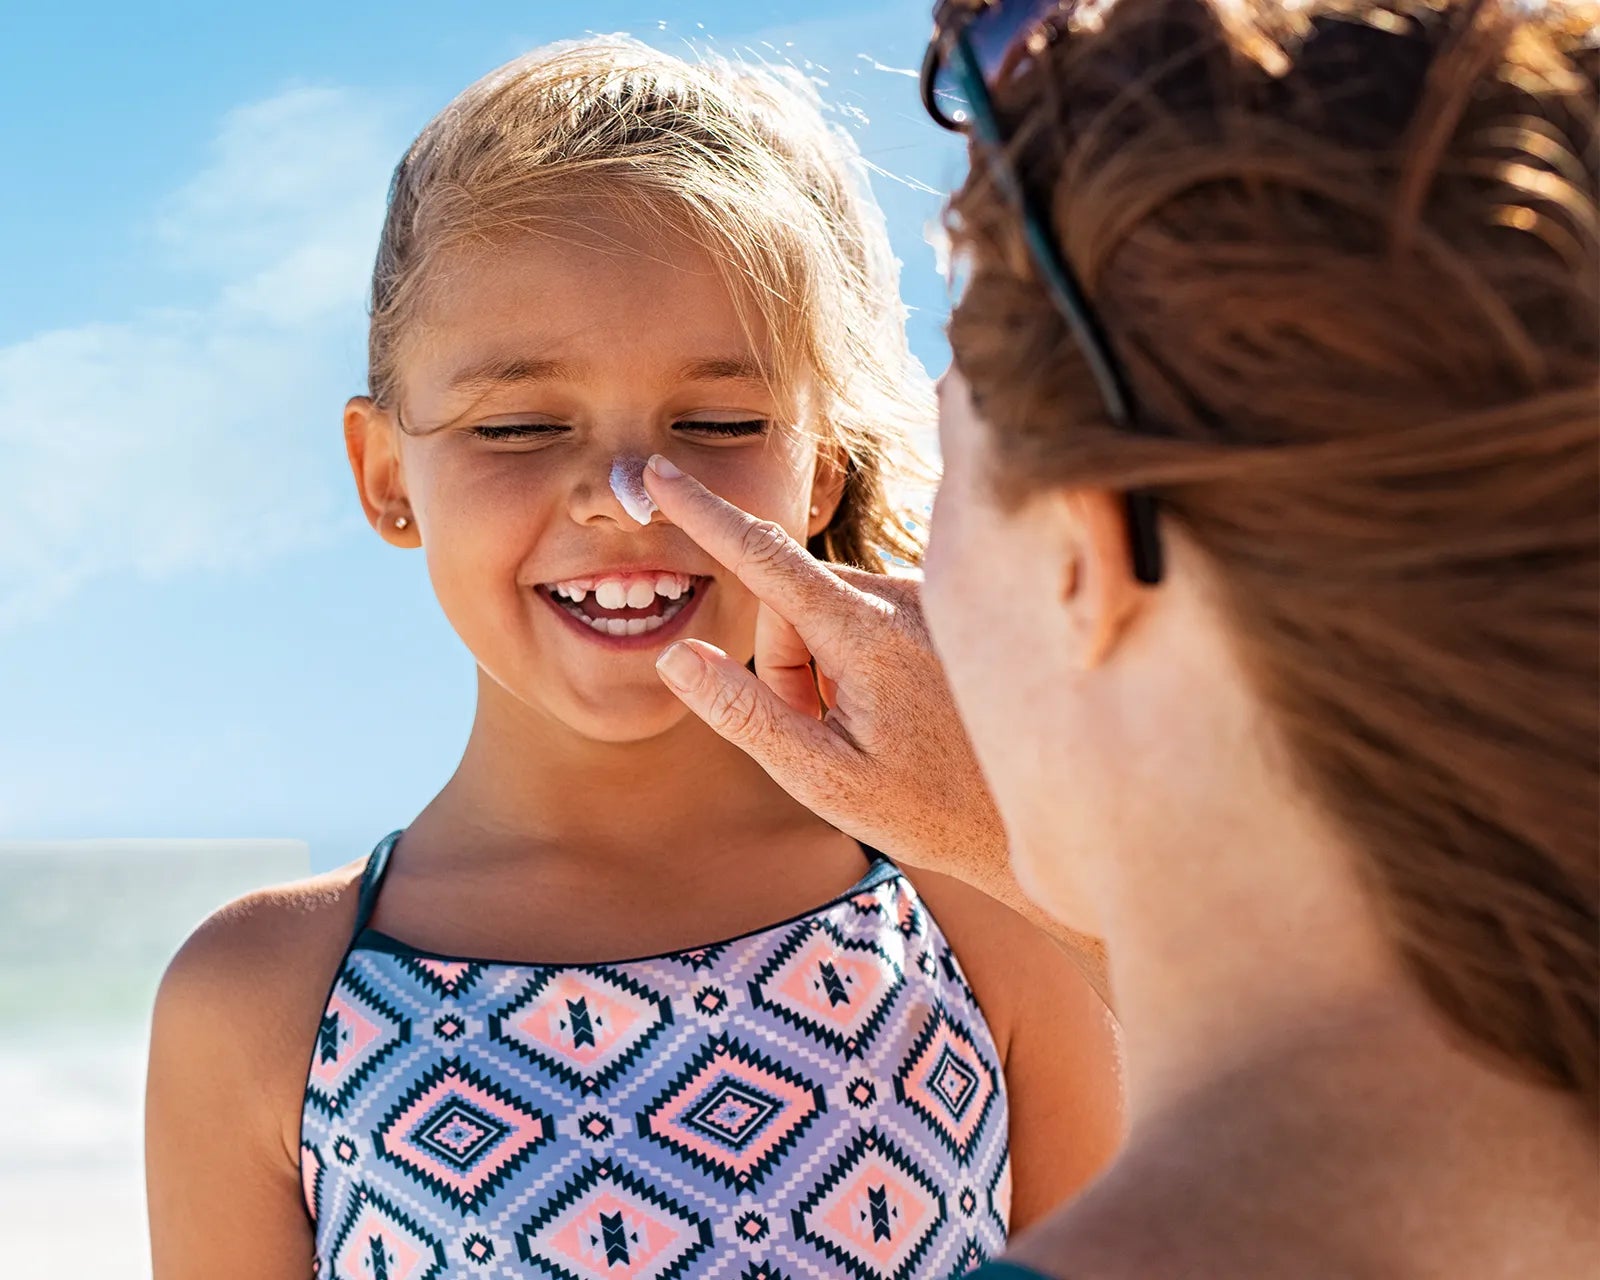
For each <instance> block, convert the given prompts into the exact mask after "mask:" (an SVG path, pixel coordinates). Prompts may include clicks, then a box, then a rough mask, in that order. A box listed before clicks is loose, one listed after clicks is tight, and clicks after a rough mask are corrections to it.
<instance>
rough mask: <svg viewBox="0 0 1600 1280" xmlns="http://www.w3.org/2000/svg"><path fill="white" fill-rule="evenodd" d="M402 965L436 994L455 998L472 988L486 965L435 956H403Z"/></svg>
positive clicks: (408, 972) (401, 958)
mask: <svg viewBox="0 0 1600 1280" xmlns="http://www.w3.org/2000/svg"><path fill="white" fill-rule="evenodd" d="M399 959H400V967H401V968H402V969H404V970H405V972H406V973H407V974H409V975H410V976H411V977H413V978H415V979H416V980H417V981H418V982H420V983H421V984H422V985H423V986H424V987H426V988H427V989H428V990H429V991H432V992H433V993H434V994H435V995H441V996H447V997H449V998H451V999H454V998H455V997H456V996H459V995H464V994H465V993H466V992H467V991H470V990H471V989H472V984H473V983H475V982H476V981H477V980H478V979H479V978H480V977H482V976H483V972H484V969H485V966H484V965H482V964H479V963H475V962H473V961H470V960H441V959H439V958H437V957H435V956H401V957H400V958H399Z"/></svg>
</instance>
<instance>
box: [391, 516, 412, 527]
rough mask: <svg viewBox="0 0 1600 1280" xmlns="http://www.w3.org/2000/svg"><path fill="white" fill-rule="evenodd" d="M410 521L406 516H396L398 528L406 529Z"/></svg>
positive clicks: (395, 522) (395, 525)
mask: <svg viewBox="0 0 1600 1280" xmlns="http://www.w3.org/2000/svg"><path fill="white" fill-rule="evenodd" d="M410 523H411V521H409V520H407V519H406V518H405V517H404V516H396V517H395V518H394V527H395V528H396V529H404V528H405V527H406V526H407V525H408V524H410Z"/></svg>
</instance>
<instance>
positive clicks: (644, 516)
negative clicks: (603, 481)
mask: <svg viewBox="0 0 1600 1280" xmlns="http://www.w3.org/2000/svg"><path fill="white" fill-rule="evenodd" d="M646 461H647V459H645V458H633V457H627V456H624V457H620V458H617V459H616V460H615V461H613V462H612V464H611V492H612V493H614V494H616V495H617V501H618V502H620V503H621V504H622V509H623V510H624V511H626V512H627V513H628V514H629V515H630V516H632V517H633V518H634V519H635V520H637V521H638V522H639V523H640V524H649V523H650V516H651V514H652V513H654V512H655V511H657V510H658V509H659V508H657V506H656V504H655V500H654V499H653V498H651V496H650V494H649V492H648V491H647V490H646V489H645V487H644V467H645V463H646Z"/></svg>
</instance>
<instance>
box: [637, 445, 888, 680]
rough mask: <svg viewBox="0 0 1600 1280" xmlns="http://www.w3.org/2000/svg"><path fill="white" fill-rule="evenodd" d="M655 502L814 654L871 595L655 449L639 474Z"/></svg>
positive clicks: (822, 652) (821, 652) (827, 646)
mask: <svg viewBox="0 0 1600 1280" xmlns="http://www.w3.org/2000/svg"><path fill="white" fill-rule="evenodd" d="M644 480H645V487H646V489H647V490H648V491H649V493H650V496H651V498H652V499H654V501H655V503H656V506H657V507H659V508H660V510H661V514H662V515H664V516H665V517H666V518H667V519H668V520H670V521H671V522H672V523H673V524H675V525H677V527H678V528H680V529H682V530H683V532H684V533H685V534H686V535H688V537H689V538H690V539H691V540H692V541H693V542H694V543H695V544H696V545H698V546H699V547H700V548H701V549H702V550H704V551H705V552H707V554H709V555H710V556H711V558H712V559H714V560H716V561H717V562H718V563H719V564H721V565H722V566H723V567H724V568H726V569H728V570H730V571H731V572H732V573H733V575H734V576H735V577H736V578H738V579H739V581H740V582H742V583H744V585H745V586H746V587H748V588H749V589H750V591H751V593H752V594H753V595H754V596H755V597H756V599H758V600H760V601H761V602H762V603H763V604H765V605H766V606H767V607H768V608H770V609H772V610H773V612H775V613H776V614H778V616H779V617H781V618H783V619H784V620H786V621H787V622H788V623H789V624H790V625H791V626H792V627H794V629H795V630H796V631H797V632H799V634H800V636H801V638H802V639H804V641H805V642H806V644H807V646H808V647H809V648H810V650H811V652H812V653H813V654H816V655H817V656H818V657H823V658H826V657H830V656H832V655H831V653H830V652H828V651H829V650H831V649H832V647H833V642H834V639H835V637H837V636H838V635H840V633H841V632H842V631H843V630H844V629H845V628H847V627H848V626H849V624H850V622H851V620H852V619H853V618H856V617H858V616H859V614H860V611H861V608H862V606H863V605H868V606H869V607H870V597H868V596H867V595H865V594H864V593H863V592H860V591H858V590H856V589H855V588H854V587H852V586H850V585H849V584H848V583H846V582H844V581H843V580H842V579H840V578H839V577H838V576H837V575H836V574H834V573H833V572H832V570H830V569H829V568H828V567H827V566H826V565H824V564H823V563H822V562H821V561H819V560H817V559H816V558H815V557H813V556H812V555H811V553H810V552H808V551H807V550H806V549H805V548H804V547H803V546H801V545H800V543H799V542H797V541H796V540H795V539H794V538H793V537H792V536H791V535H790V534H789V532H788V531H787V530H786V529H784V528H783V526H782V525H779V524H776V523H775V522H773V521H770V520H758V519H757V518H756V517H755V516H753V515H751V514H750V513H749V512H747V511H742V510H740V509H739V508H738V507H736V506H734V505H733V504H732V503H731V502H728V501H726V500H725V499H723V498H719V497H718V496H717V495H716V494H714V493H712V492H711V491H710V490H709V489H707V488H706V487H705V486H704V485H703V484H701V483H700V482H699V481H698V480H696V479H695V478H694V477H693V476H690V475H685V474H684V473H683V472H681V471H679V470H678V468H676V467H674V466H673V465H672V464H671V463H670V462H668V461H667V459H665V458H663V457H661V455H660V454H657V455H655V456H654V457H652V458H651V459H650V465H649V466H647V467H646V468H645V471H644Z"/></svg>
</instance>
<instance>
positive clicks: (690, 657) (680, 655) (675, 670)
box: [656, 644, 706, 689]
mask: <svg viewBox="0 0 1600 1280" xmlns="http://www.w3.org/2000/svg"><path fill="white" fill-rule="evenodd" d="M705 669H706V663H705V659H704V658H702V657H701V656H700V655H699V654H698V653H696V652H695V651H694V650H693V649H691V648H690V647H689V646H688V645H686V644H674V645H668V646H667V648H666V649H665V650H663V651H662V654H661V656H660V657H659V658H657V659H656V670H657V671H659V672H660V673H661V674H662V676H663V677H665V679H666V681H667V683H668V684H670V685H672V686H673V687H674V688H678V689H689V688H692V687H693V686H694V684H695V683H696V681H698V680H699V679H700V677H701V675H702V674H704V672H705Z"/></svg>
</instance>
